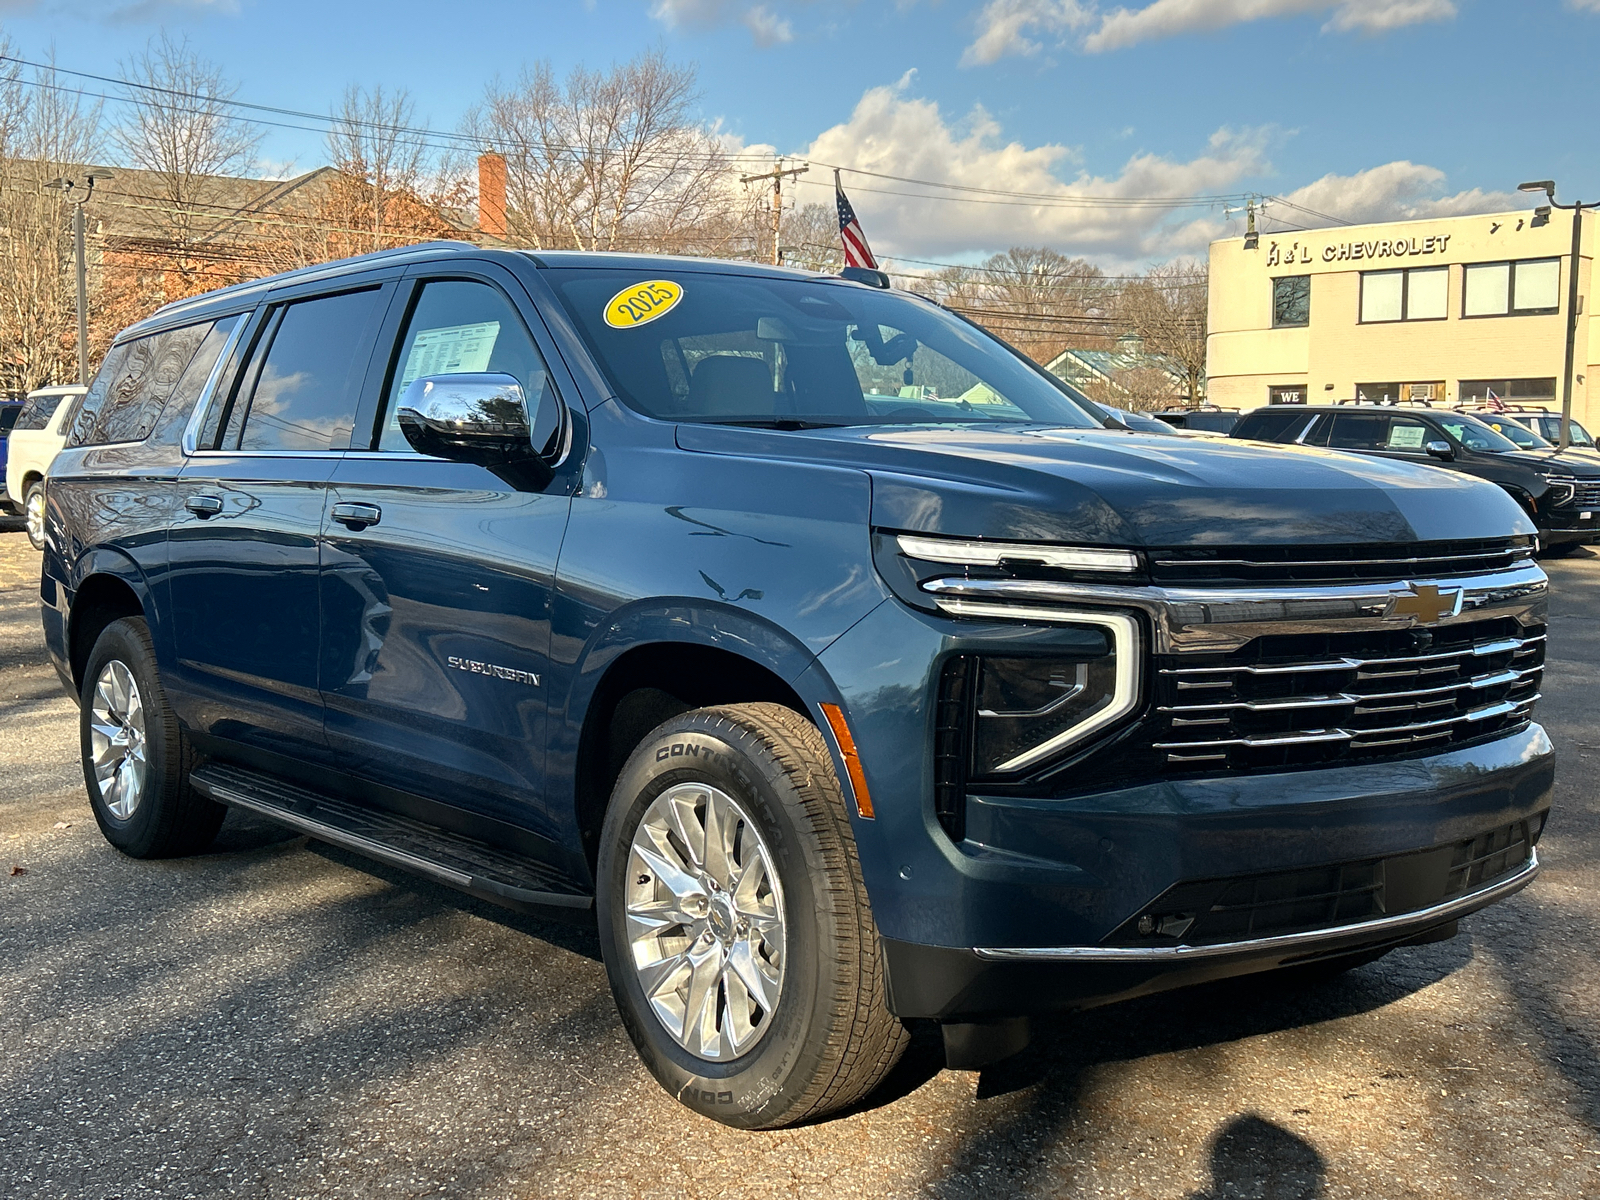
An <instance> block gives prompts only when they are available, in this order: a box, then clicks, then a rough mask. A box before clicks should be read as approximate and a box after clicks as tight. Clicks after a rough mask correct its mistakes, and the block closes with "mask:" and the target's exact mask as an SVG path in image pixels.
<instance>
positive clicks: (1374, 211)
mask: <svg viewBox="0 0 1600 1200" xmlns="http://www.w3.org/2000/svg"><path fill="white" fill-rule="evenodd" d="M1444 183H1445V173H1444V172H1443V171H1441V170H1439V169H1438V168H1437V167H1430V166H1426V165H1424V164H1422V163H1414V162H1406V161H1403V160H1402V161H1400V162H1391V163H1385V164H1384V165H1383V166H1381V167H1372V168H1370V169H1368V170H1365V171H1357V172H1356V173H1355V174H1354V175H1324V176H1323V177H1322V178H1321V179H1318V180H1316V181H1315V182H1313V183H1308V184H1306V185H1305V186H1304V187H1301V188H1296V189H1295V190H1294V191H1292V192H1287V193H1285V194H1284V199H1285V200H1288V201H1290V202H1291V203H1293V204H1297V205H1302V206H1303V208H1304V209H1310V210H1312V212H1311V213H1308V212H1305V211H1303V209H1302V210H1295V209H1290V208H1288V207H1286V206H1278V207H1277V211H1276V212H1273V205H1272V202H1271V201H1268V205H1267V209H1268V213H1269V214H1271V215H1273V216H1275V217H1277V218H1280V219H1282V220H1284V221H1286V222H1288V223H1290V224H1293V225H1308V226H1323V225H1332V224H1335V223H1336V222H1337V221H1340V220H1342V221H1349V222H1352V223H1354V224H1366V223H1368V222H1374V221H1404V220H1413V219H1416V218H1419V217H1459V216H1466V215H1469V214H1472V213H1492V212H1505V211H1507V210H1508V209H1518V208H1526V207H1527V206H1528V200H1527V198H1526V197H1525V196H1521V195H1519V194H1518V193H1516V192H1493V191H1485V190H1484V189H1482V188H1471V189H1469V190H1467V191H1464V192H1455V193H1453V194H1451V195H1440V194H1439V192H1440V190H1441V189H1442V188H1443V186H1444ZM1312 213H1320V214H1323V216H1322V217H1317V216H1313V215H1312ZM1325 218H1335V219H1336V220H1327V219H1325Z"/></svg>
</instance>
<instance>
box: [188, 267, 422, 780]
mask: <svg viewBox="0 0 1600 1200" xmlns="http://www.w3.org/2000/svg"><path fill="white" fill-rule="evenodd" d="M389 291H390V289H388V288H368V289H365V290H360V291H351V292H345V293H343V294H340V295H335V296H323V297H313V298H307V299H304V300H299V301H295V302H290V303H283V304H278V305H275V306H273V307H272V308H270V309H268V310H267V313H266V315H265V319H264V320H262V321H260V322H258V324H257V327H256V329H255V330H254V332H253V334H252V346H251V348H250V350H249V352H248V357H247V362H246V364H245V366H244V368H243V369H242V371H240V372H238V373H237V374H236V376H235V382H234V383H233V385H232V387H231V388H230V389H228V393H227V395H225V396H222V397H219V399H218V401H217V405H218V408H217V411H216V414H215V415H214V416H213V417H212V418H211V419H210V421H209V423H208V426H207V427H206V429H205V432H204V434H203V436H202V438H201V444H200V445H198V446H197V448H196V450H195V452H194V453H193V454H191V455H190V457H189V458H188V460H187V462H186V463H185V465H184V468H183V471H182V473H181V474H180V476H179V480H178V495H177V498H176V505H175V507H176V509H177V516H176V518H175V520H174V522H173V524H172V527H171V530H170V534H169V539H168V547H169V563H170V571H169V580H170V588H171V607H172V617H173V637H174V643H175V645H174V652H175V653H174V658H175V663H174V666H175V670H174V673H173V688H172V690H173V691H174V692H175V693H176V695H175V696H174V702H175V704H177V705H179V711H180V715H181V716H182V717H183V718H184V720H185V722H186V723H187V724H188V725H189V727H190V728H191V729H194V730H195V731H197V732H198V733H200V734H201V735H209V736H211V737H215V738H220V739H226V740H228V741H231V742H235V743H239V744H242V745H245V746H248V747H251V748H253V749H257V750H265V751H271V752H275V753H278V754H283V755H288V756H291V757H294V758H306V757H308V756H309V757H312V758H319V759H320V758H325V757H326V755H325V753H324V747H325V744H326V743H325V740H324V736H323V729H322V724H323V721H322V700H321V695H320V691H319V682H320V681H319V679H318V664H319V657H318V649H319V638H320V634H321V629H320V612H319V607H320V597H319V594H318V593H319V580H318V569H319V566H320V544H319V534H320V531H321V526H322V512H323V504H324V501H325V500H326V498H327V485H328V479H329V477H330V476H331V475H332V474H333V470H334V467H335V466H336V465H337V464H338V461H339V457H340V450H341V449H342V447H344V446H347V445H348V444H349V438H350V428H351V423H352V421H353V419H354V413H355V407H356V400H357V396H358V394H359V391H360V386H361V381H362V379H363V378H364V375H365V371H366V365H367V361H368V359H369V358H370V356H371V348H372V344H373V338H374V336H375V334H376V328H377V325H378V323H379V321H380V320H381V317H382V315H383V309H384V307H385V303H386V301H387V298H388V293H389Z"/></svg>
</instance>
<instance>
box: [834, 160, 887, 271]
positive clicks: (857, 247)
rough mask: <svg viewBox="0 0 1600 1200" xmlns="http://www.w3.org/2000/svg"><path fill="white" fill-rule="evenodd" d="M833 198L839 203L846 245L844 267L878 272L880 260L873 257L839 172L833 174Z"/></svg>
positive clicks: (840, 235)
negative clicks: (866, 268)
mask: <svg viewBox="0 0 1600 1200" xmlns="http://www.w3.org/2000/svg"><path fill="white" fill-rule="evenodd" d="M833 196H834V199H835V200H837V201H838V203H839V240H840V241H841V242H843V243H844V265H845V266H847V267H868V268H870V269H872V270H874V271H875V270H877V269H878V260H877V259H875V258H873V257H872V247H870V246H868V245H867V235H866V234H864V233H862V232H861V222H860V221H858V220H856V210H855V209H853V208H851V207H850V200H849V198H848V197H846V196H845V194H844V186H843V185H842V184H841V183H840V182H839V172H838V171H837V170H835V171H834V173H833Z"/></svg>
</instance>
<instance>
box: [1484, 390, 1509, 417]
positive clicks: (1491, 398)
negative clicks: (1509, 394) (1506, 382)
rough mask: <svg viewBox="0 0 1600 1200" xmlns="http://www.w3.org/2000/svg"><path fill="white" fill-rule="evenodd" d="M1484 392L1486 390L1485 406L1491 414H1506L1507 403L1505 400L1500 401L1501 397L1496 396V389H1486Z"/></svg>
mask: <svg viewBox="0 0 1600 1200" xmlns="http://www.w3.org/2000/svg"><path fill="white" fill-rule="evenodd" d="M1483 390H1484V393H1485V395H1484V401H1485V405H1484V406H1485V407H1486V408H1488V410H1489V411H1490V412H1497V413H1503V412H1505V410H1506V402H1505V401H1504V400H1502V399H1500V397H1499V396H1496V395H1495V394H1494V389H1493V388H1492V387H1486V388H1484V389H1483Z"/></svg>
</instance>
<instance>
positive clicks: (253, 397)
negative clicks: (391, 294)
mask: <svg viewBox="0 0 1600 1200" xmlns="http://www.w3.org/2000/svg"><path fill="white" fill-rule="evenodd" d="M379 294H380V293H379V291H378V289H376V288H370V289H368V290H366V291H360V292H344V293H342V294H340V295H337V296H319V297H317V298H316V299H314V300H298V301H294V302H292V303H289V304H286V305H284V306H283V307H282V308H281V309H280V310H279V311H278V312H277V313H275V314H274V319H273V324H272V326H271V328H270V329H269V330H268V333H267V336H266V337H265V338H263V339H262V342H261V346H260V348H259V349H258V350H257V352H256V358H257V362H256V364H255V365H253V366H252V368H251V369H250V370H249V371H248V372H247V374H246V381H245V385H244V387H242V388H241V390H240V395H239V396H238V398H237V399H236V400H235V402H234V410H235V415H234V416H231V417H230V418H229V423H228V428H229V434H230V436H229V437H226V438H224V439H223V445H224V447H225V448H229V449H235V448H236V449H239V450H291V451H301V452H309V451H318V450H328V449H330V448H332V447H334V446H335V445H336V444H337V443H338V442H339V440H340V439H342V438H348V437H349V435H350V428H351V424H352V422H353V421H354V419H355V411H356V394H357V392H358V391H359V390H360V387H361V379H362V375H363V373H364V372H365V369H366V365H367V356H368V352H369V350H370V348H371V347H370V343H369V342H368V340H367V331H368V329H369V327H370V326H371V323H372V317H373V315H374V313H375V311H376V307H377V302H378V296H379ZM246 389H248V392H249V394H248V396H246V395H245V390H246ZM236 429H237V430H239V432H238V434H237V435H234V430H236ZM233 436H237V438H238V441H237V443H234V442H233Z"/></svg>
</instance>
